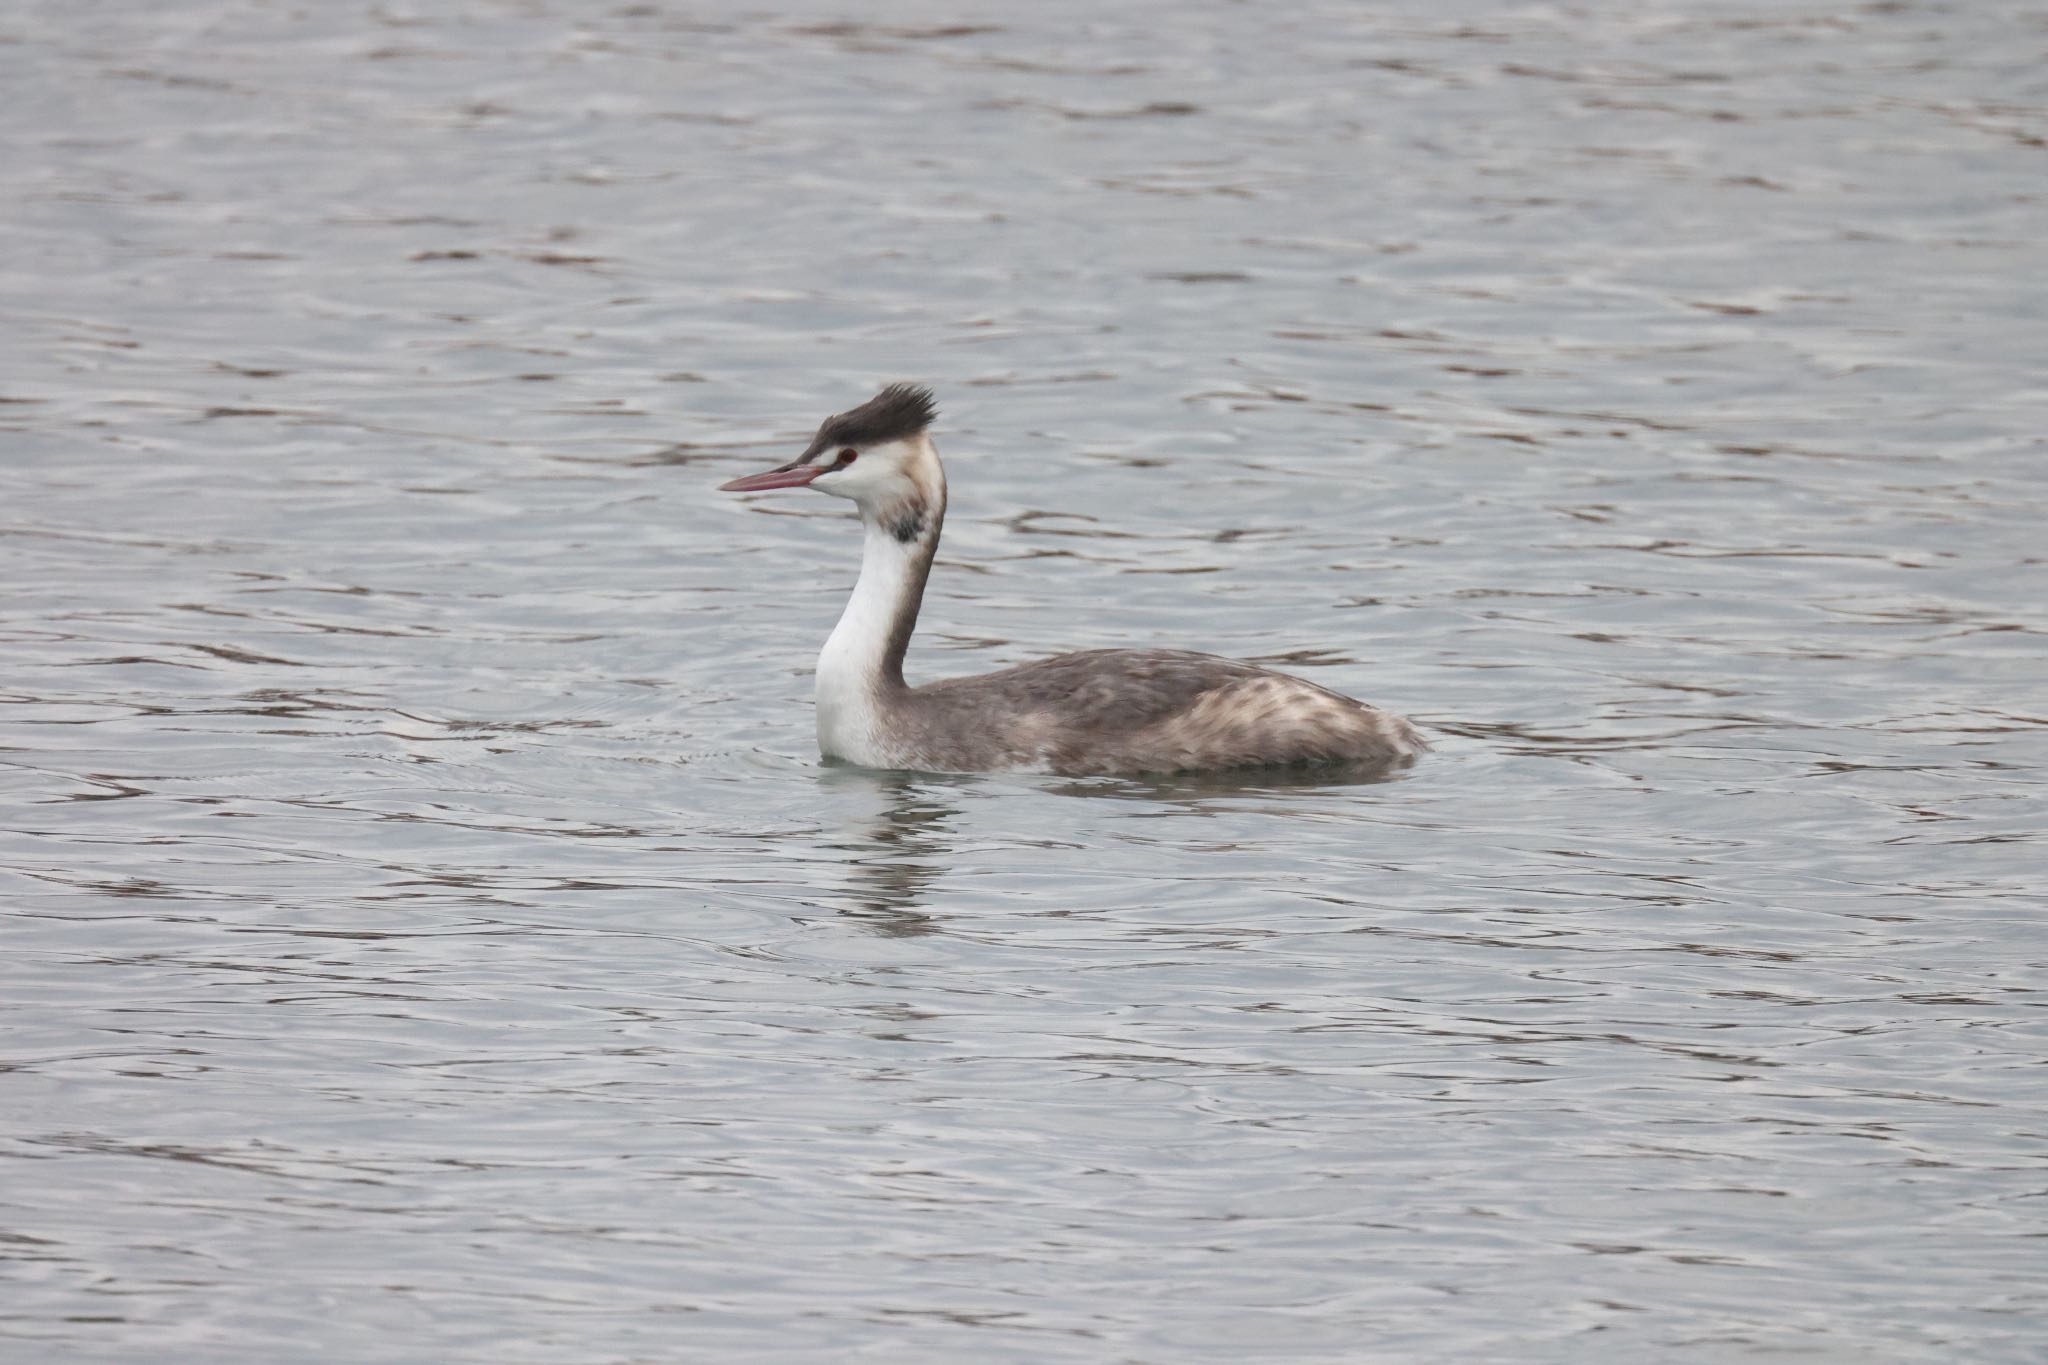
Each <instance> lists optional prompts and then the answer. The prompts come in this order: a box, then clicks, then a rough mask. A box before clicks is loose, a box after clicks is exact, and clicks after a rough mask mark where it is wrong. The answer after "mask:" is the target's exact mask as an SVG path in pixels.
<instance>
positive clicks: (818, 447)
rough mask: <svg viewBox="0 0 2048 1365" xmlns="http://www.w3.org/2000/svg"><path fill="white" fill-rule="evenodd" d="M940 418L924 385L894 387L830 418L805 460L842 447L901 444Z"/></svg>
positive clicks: (819, 430) (893, 385) (929, 392)
mask: <svg viewBox="0 0 2048 1365" xmlns="http://www.w3.org/2000/svg"><path fill="white" fill-rule="evenodd" d="M937 415H938V408H937V407H936V406H935V404H934V401H933V398H932V391H931V390H930V389H928V388H926V387H925V386H924V385H922V384H891V385H890V386H889V387H888V388H886V389H883V390H882V391H881V392H880V393H878V394H876V395H875V396H874V397H873V398H870V399H869V400H868V401H867V402H865V403H862V404H861V405H860V406H859V407H857V408H854V409H852V410H850V411H848V412H842V413H840V414H838V415H837V416H834V417H827V418H826V419H825V421H824V424H823V425H822V426H820V427H819V428H818V435H817V437H816V439H814V440H813V441H812V442H811V448H810V449H809V450H806V451H805V452H804V453H803V459H805V460H811V459H814V458H816V457H817V456H819V455H822V454H824V453H825V452H826V451H828V450H837V449H839V448H840V447H842V446H852V447H853V448H854V449H856V450H865V449H867V448H868V447H869V446H878V445H887V444H888V443H889V442H891V441H900V440H902V439H904V438H905V437H906V436H915V435H917V433H919V432H920V431H923V430H924V429H925V428H926V427H928V426H930V425H931V424H932V418H934V417H936V416H937Z"/></svg>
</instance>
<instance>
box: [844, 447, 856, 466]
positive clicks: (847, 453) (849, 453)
mask: <svg viewBox="0 0 2048 1365" xmlns="http://www.w3.org/2000/svg"><path fill="white" fill-rule="evenodd" d="M859 458H860V452H859V451H858V450H855V449H854V448H853V447H852V446H848V447H847V448H846V449H844V450H842V451H840V452H839V464H840V465H841V466H844V465H850V464H852V463H853V462H854V461H855V460H857V459H859Z"/></svg>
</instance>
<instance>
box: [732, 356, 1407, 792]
mask: <svg viewBox="0 0 2048 1365" xmlns="http://www.w3.org/2000/svg"><path fill="white" fill-rule="evenodd" d="M935 415H936V412H935V408H934V404H933V399H932V393H931V390H930V389H927V388H924V387H922V386H919V385H913V384H892V385H890V386H889V387H887V388H885V389H883V390H882V391H881V392H880V393H878V394H876V395H875V396H874V397H873V398H871V399H869V400H868V401H867V402H865V403H863V404H861V405H860V406H859V407H857V408H854V409H852V410H851V411H848V412H842V413H839V414H838V415H836V416H833V417H828V418H826V419H825V421H824V423H823V424H822V425H820V426H819V428H818V434H817V436H816V437H815V438H814V439H813V440H812V441H811V443H810V445H809V446H808V447H806V448H805V450H804V452H803V454H801V455H799V456H797V457H796V459H794V460H792V461H790V462H789V463H788V464H785V465H778V466H776V467H775V468H774V469H769V470H763V471H762V472H761V473H758V474H749V475H746V476H745V477H743V478H738V479H733V480H732V481H730V482H729V483H725V484H722V485H721V486H720V491H722V492H727V493H751V492H757V491H760V490H764V489H771V488H813V489H816V490H817V491H818V492H820V493H830V494H832V495H833V496H834V497H839V498H848V499H851V500H852V502H853V505H854V506H855V507H856V508H858V509H859V511H860V519H861V527H862V531H863V534H864V541H863V548H862V551H861V565H860V578H859V580H858V581H857V582H855V584H854V586H853V595H852V596H851V597H850V598H848V599H847V603H846V610H845V612H844V614H842V615H841V616H840V618H839V624H838V625H837V626H836V627H834V629H833V631H832V634H831V637H830V638H829V639H827V640H826V641H825V648H824V651H823V652H822V653H821V654H819V655H818V676H817V707H818V716H817V719H818V748H819V750H820V751H821V752H822V753H823V754H824V755H825V757H827V758H828V759H839V760H842V761H845V762H849V763H855V764H859V765H861V766H863V767H868V768H903V769H915V770H919V771H924V772H993V771H998V770H1004V769H1012V770H1023V771H1036V772H1050V773H1060V774H1067V775H1081V774H1091V773H1165V772H1188V771H1195V770H1209V769H1223V768H1251V767H1263V766H1277V765H1306V764H1351V765H1382V766H1387V767H1392V766H1395V765H1399V764H1404V763H1407V762H1409V761H1411V760H1412V759H1413V758H1414V757H1415V755H1416V754H1418V753H1420V752H1421V751H1422V750H1424V749H1426V748H1428V747H1429V746H1428V745H1427V744H1426V743H1425V742H1424V741H1423V738H1422V736H1421V735H1419V734H1418V733H1416V730H1415V727H1414V726H1412V725H1410V724H1409V723H1408V722H1407V721H1406V720H1403V719H1402V718H1401V717H1399V716H1397V715H1394V714H1392V713H1391V712H1387V711H1382V710H1379V709H1378V708H1376V707H1372V706H1368V705H1366V704H1365V703H1364V702H1361V701H1355V700H1353V699H1352V698H1350V697H1347V696H1344V695H1343V694H1342V693H1338V692H1332V691H1330V690H1329V689H1328V688H1324V687H1318V686H1316V685H1315V684H1314V683H1310V682H1304V681H1303V680H1301V679H1300V678H1296V677H1293V676H1291V675H1290V674H1286V673H1276V672H1274V671H1272V670H1271V669H1266V668H1261V667H1259V666H1258V665H1256V664H1248V663H1242V662H1240V661H1238V660H1236V659H1225V658H1220V657H1218V656H1217V655H1214V654H1197V653H1194V652H1193V651H1190V650H1182V649H1089V650H1083V651H1081V652H1080V653H1077V654H1061V655H1058V656H1057V657H1055V658H1051V659H1043V660H1040V661H1038V662H1036V663H1028V664H1022V665H1020V666H1018V667H1016V668H1006V669H1002V670H1001V671H999V672H995V673H983V674H980V675H978V676H975V677H969V678H949V679H946V680H945V681H943V682H934V683H926V684H924V685H923V686H922V687H912V686H910V685H909V684H908V683H906V682H905V681H904V679H903V656H904V654H905V652H906V651H907V650H908V649H909V647H910V635H911V632H912V631H913V630H915V629H916V628H917V611H918V606H919V605H920V604H921V603H922V602H923V600H924V587H925V580H926V578H927V577H928V576H929V575H930V573H931V567H932V556H933V554H934V553H936V551H937V550H938V546H939V529H940V527H941V525H942V524H943V523H944V521H945V517H946V471H945V469H944V468H943V467H942V466H941V465H940V464H939V452H938V450H937V448H936V447H935V446H933V444H932V439H931V434H930V427H931V424H932V419H933V417H934V416H935Z"/></svg>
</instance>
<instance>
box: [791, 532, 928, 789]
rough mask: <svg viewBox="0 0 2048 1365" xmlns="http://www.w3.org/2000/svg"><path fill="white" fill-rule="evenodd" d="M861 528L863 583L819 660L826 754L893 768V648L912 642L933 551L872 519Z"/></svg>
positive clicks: (896, 689)
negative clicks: (889, 715)
mask: <svg viewBox="0 0 2048 1365" xmlns="http://www.w3.org/2000/svg"><path fill="white" fill-rule="evenodd" d="M861 529H862V532H863V539H862V544H861V557H860V579H859V581H858V582H856V583H855V584H854V585H853V595H852V596H851V597H849V598H847V600H846V610H845V611H843V612H841V613H840V616H839V624H838V625H837V626H834V627H833V628H832V634H831V636H830V638H828V639H827V640H826V641H825V648H824V649H823V650H822V651H821V652H820V653H819V655H818V693H817V696H818V748H819V750H820V751H822V752H823V753H824V754H825V755H826V756H827V757H831V758H841V759H845V760H847V761H849V762H852V763H858V764H861V765H863V766H864V767H871V768H886V767H890V766H893V765H892V764H891V762H890V757H889V752H888V750H889V745H888V733H887V727H886V725H885V723H884V721H885V708H886V706H887V703H888V702H889V701H890V700H892V699H893V698H894V697H895V695H896V694H898V693H900V692H901V691H902V690H903V676H902V671H901V670H902V663H903V661H902V657H901V654H900V652H899V653H898V655H897V657H896V658H895V659H894V660H893V661H892V660H891V659H890V657H889V655H890V649H891V644H892V641H896V640H899V639H900V640H904V641H907V640H908V637H909V634H910V627H911V625H912V624H914V623H915V621H916V619H917V607H918V602H919V600H920V599H921V598H922V597H923V595H924V580H925V573H926V571H927V569H928V567H929V565H930V560H931V547H930V543H929V540H928V539H927V538H926V537H923V536H919V537H915V538H913V539H910V540H898V539H897V538H896V536H895V535H894V534H892V533H891V532H890V531H889V530H888V529H887V528H886V527H884V526H883V525H881V524H880V523H879V522H878V521H876V520H875V519H873V518H871V517H869V516H867V515H865V514H863V515H862V517H861ZM899 632H900V635H899ZM898 649H899V651H900V645H899V646H898Z"/></svg>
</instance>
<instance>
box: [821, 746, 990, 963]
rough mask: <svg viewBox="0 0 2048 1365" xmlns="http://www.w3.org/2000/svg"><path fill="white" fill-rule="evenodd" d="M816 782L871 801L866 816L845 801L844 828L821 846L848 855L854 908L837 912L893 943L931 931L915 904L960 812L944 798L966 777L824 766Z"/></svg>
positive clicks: (932, 923) (931, 922) (930, 881)
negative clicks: (863, 922) (872, 929)
mask: <svg viewBox="0 0 2048 1365" xmlns="http://www.w3.org/2000/svg"><path fill="white" fill-rule="evenodd" d="M818 780H819V782H820V783H821V784H823V785H824V786H826V787H827V788H828V789H830V790H833V791H837V792H845V793H847V794H848V795H849V796H854V795H866V796H867V797H868V798H869V802H868V805H867V809H866V810H865V811H864V812H861V811H858V810H857V809H856V803H855V802H853V801H849V802H848V803H847V804H848V807H849V809H848V811H847V819H846V821H845V823H844V824H843V825H842V826H841V827H840V830H839V832H838V833H837V834H836V835H835V836H834V837H832V838H829V839H828V840H827V841H826V847H828V848H833V849H838V850H841V851H843V852H844V853H846V854H847V855H848V856H847V868H848V871H849V873H850V874H851V880H852V883H853V887H852V890H853V901H854V904H852V905H849V906H847V907H845V908H844V909H842V910H841V911H840V913H841V914H844V915H849V916H853V917H856V918H859V919H862V920H864V921H866V922H867V923H868V924H870V925H871V926H872V927H873V928H874V929H875V931H876V932H877V933H880V934H885V935H887V936H889V937H891V938H911V937H915V936H917V935H919V934H929V933H933V932H935V931H936V930H937V929H938V927H939V926H938V924H937V922H936V920H935V919H934V918H933V917H932V916H931V915H929V914H927V913H925V911H924V910H922V909H921V908H920V907H921V906H922V905H923V904H924V903H925V901H926V897H927V894H928V893H929V892H930V890H931V888H932V886H933V885H934V884H935V883H937V881H938V880H939V877H940V871H941V868H942V867H943V865H944V864H943V855H944V853H945V851H946V847H947V840H946V835H947V834H948V833H949V832H950V827H951V824H952V821H953V818H954V817H955V816H957V815H958V814H959V808H958V807H957V806H955V805H954V804H953V803H952V802H950V801H948V800H947V799H946V796H947V793H948V791H949V789H950V787H951V786H952V784H954V783H957V782H960V781H964V780H967V779H963V778H955V777H945V776H938V775H934V774H930V773H908V772H878V771H875V770H873V769H869V768H855V767H850V766H849V767H839V766H828V767H826V768H825V769H823V770H822V771H821V772H820V773H819V776H818Z"/></svg>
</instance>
